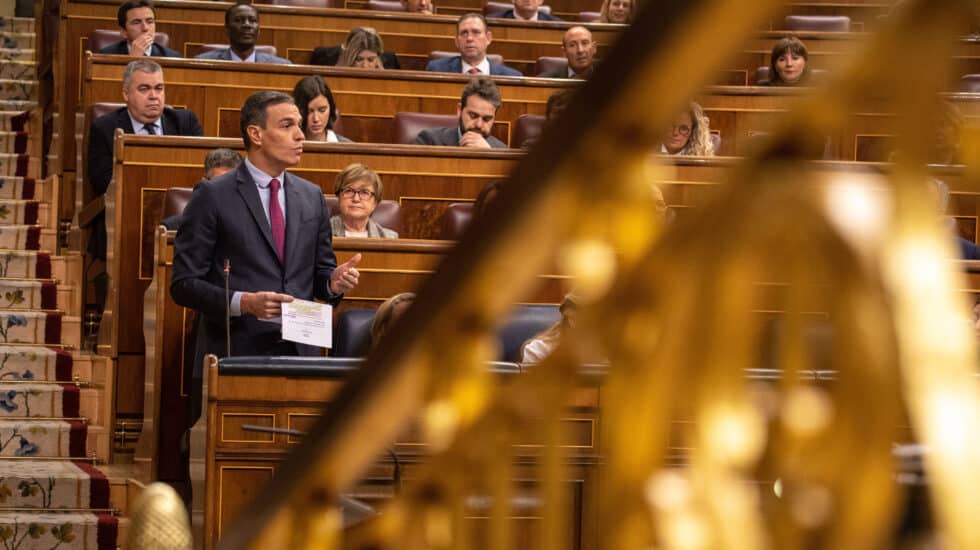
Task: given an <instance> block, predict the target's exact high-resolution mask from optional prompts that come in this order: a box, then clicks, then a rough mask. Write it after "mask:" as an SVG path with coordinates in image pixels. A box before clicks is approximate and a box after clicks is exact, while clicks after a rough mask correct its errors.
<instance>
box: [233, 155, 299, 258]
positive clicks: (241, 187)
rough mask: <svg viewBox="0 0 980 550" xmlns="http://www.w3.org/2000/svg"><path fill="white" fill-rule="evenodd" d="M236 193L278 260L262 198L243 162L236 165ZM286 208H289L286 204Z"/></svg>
mask: <svg viewBox="0 0 980 550" xmlns="http://www.w3.org/2000/svg"><path fill="white" fill-rule="evenodd" d="M238 194H239V195H241V196H242V200H244V201H245V205H246V206H247V207H248V211H249V212H250V213H251V214H252V219H253V220H254V221H255V225H257V226H258V228H259V231H261V232H262V235H263V236H265V242H266V244H268V245H269V250H270V251H271V252H272V255H273V256H275V258H276V261H279V253H278V252H277V251H276V245H275V243H274V242H272V227H271V226H269V220H267V219H266V217H265V210H264V209H263V208H262V199H260V198H259V190H258V189H256V188H255V181H254V180H252V176H251V174H249V173H248V167H247V166H245V164H244V163H242V164H241V165H240V166H239V167H238ZM286 200H287V201H288V200H289V199H288V198H287V199H286ZM287 208H289V207H288V205H287ZM286 242H287V243H288V242H289V241H288V240H287V241H286ZM287 249H288V246H287ZM280 265H281V262H280Z"/></svg>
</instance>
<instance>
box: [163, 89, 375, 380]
mask: <svg viewBox="0 0 980 550" xmlns="http://www.w3.org/2000/svg"><path fill="white" fill-rule="evenodd" d="M300 122H301V117H300V114H299V109H297V108H296V105H295V104H294V103H293V98H292V97H290V96H289V95H286V94H284V93H281V92H269V91H263V92H256V93H254V94H252V95H251V96H250V97H249V98H248V99H247V100H246V101H245V105H244V106H243V107H242V114H241V132H242V139H243V140H244V142H245V149H246V157H245V162H244V163H243V164H242V165H240V166H239V167H238V168H237V169H236V170H234V171H232V172H229V173H227V174H224V175H222V176H219V177H217V178H215V179H213V180H211V181H209V182H207V183H205V184H203V185H201V186H199V187H198V188H197V190H196V191H195V192H194V195H193V196H192V197H191V200H190V202H189V203H188V204H187V207H186V209H185V210H184V219H183V223H182V224H181V226H180V230H179V231H178V232H177V240H176V242H175V251H174V263H173V280H172V282H171V285H170V294H171V296H173V299H174V301H175V302H177V303H178V304H180V305H182V306H184V307H189V308H193V309H196V310H197V311H199V312H201V313H202V314H203V318H204V322H203V323H202V327H203V330H204V333H203V334H202V335H201V336H200V337H199V338H198V342H199V343H200V345H199V347H198V349H199V352H198V354H197V355H198V357H200V356H201V355H202V354H203V353H214V354H216V355H220V356H223V355H225V318H226V315H230V316H231V352H232V354H234V355H318V354H319V350H318V349H317V348H315V347H311V346H306V345H302V344H296V343H293V342H289V341H285V340H282V338H281V333H282V331H281V325H280V324H279V323H277V322H275V320H276V318H278V317H280V315H281V313H282V303H283V302H291V301H292V300H293V299H294V298H297V299H303V300H312V299H314V298H318V299H321V300H325V301H328V302H330V303H332V304H336V303H338V302H339V301H340V300H341V298H342V297H343V293H344V292H347V291H349V290H351V289H353V288H354V286H355V285H357V281H358V272H357V269H356V265H357V263H358V262H359V261H360V259H361V256H360V254H357V255H355V256H354V257H353V258H351V260H350V261H348V262H346V263H344V264H342V265H340V266H338V265H337V260H336V257H335V256H334V253H333V248H332V235H331V232H330V215H329V213H328V212H327V209H326V205H325V204H324V201H323V192H322V191H321V190H320V188H319V187H317V186H316V185H315V184H313V183H311V182H309V181H306V180H304V179H302V178H300V177H297V176H294V175H292V174H289V173H287V172H286V171H285V170H286V168H288V167H290V166H294V165H296V164H297V163H299V160H300V155H301V154H302V152H303V130H302V129H301V127H300ZM226 260H227V261H228V262H229V266H230V274H229V287H230V289H231V296H230V298H231V299H230V304H228V303H227V302H226V297H225V282H224V276H223V270H224V262H225V261H226ZM202 346H203V348H204V349H200V348H201V347H202ZM195 374H197V373H195Z"/></svg>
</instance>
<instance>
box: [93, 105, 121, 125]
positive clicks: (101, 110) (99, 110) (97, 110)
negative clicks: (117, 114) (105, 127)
mask: <svg viewBox="0 0 980 550" xmlns="http://www.w3.org/2000/svg"><path fill="white" fill-rule="evenodd" d="M125 106H126V104H125V103H93V104H91V105H89V106H88V122H89V124H91V123H92V121H93V120H95V119H97V118H99V117H100V116H102V115H107V114H109V113H111V112H113V111H115V110H116V109H119V108H120V107H125Z"/></svg>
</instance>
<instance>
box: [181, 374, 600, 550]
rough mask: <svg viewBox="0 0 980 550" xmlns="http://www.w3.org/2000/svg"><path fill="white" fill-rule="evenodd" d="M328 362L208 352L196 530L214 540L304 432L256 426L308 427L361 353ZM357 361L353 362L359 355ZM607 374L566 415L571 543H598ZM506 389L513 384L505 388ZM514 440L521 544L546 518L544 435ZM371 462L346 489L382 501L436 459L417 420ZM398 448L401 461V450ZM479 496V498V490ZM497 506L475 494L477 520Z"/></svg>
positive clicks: (589, 382) (586, 384) (196, 469)
mask: <svg viewBox="0 0 980 550" xmlns="http://www.w3.org/2000/svg"><path fill="white" fill-rule="evenodd" d="M319 363H320V364H311V362H310V361H295V360H294V359H290V358H241V359H233V360H232V361H226V360H222V361H221V362H220V364H219V363H218V362H217V361H214V360H213V356H210V357H209V358H208V360H207V362H206V368H207V376H206V381H205V390H204V394H205V395H206V400H207V403H206V414H205V415H203V416H202V418H201V420H200V421H199V422H198V424H196V425H195V427H194V432H195V433H194V435H193V436H192V443H191V471H192V474H191V475H192V478H193V481H194V503H193V505H192V516H193V523H194V524H195V525H194V527H195V534H196V535H199V536H202V538H203V541H202V542H203V545H198V546H197V547H199V548H212V547H214V545H215V543H216V542H217V540H218V539H219V538H220V537H221V534H222V531H223V529H227V528H228V526H230V525H231V524H232V523H233V521H234V519H235V517H236V516H237V515H238V514H239V513H240V512H241V510H242V509H243V508H244V507H245V506H246V505H248V504H249V502H250V501H251V500H252V499H253V498H255V496H256V495H258V494H259V491H260V490H261V489H262V486H263V485H264V484H265V483H267V482H268V481H269V480H270V479H271V478H272V477H273V476H274V475H275V473H276V469H277V468H278V467H279V466H280V464H281V463H282V461H283V460H284V459H285V457H286V455H287V453H289V452H290V450H292V448H293V447H295V446H296V444H297V443H299V442H300V441H301V440H302V436H300V435H291V434H287V433H268V432H262V431H255V430H254V429H253V428H251V427H252V426H258V427H260V428H280V429H281V428H285V429H287V430H298V431H300V432H305V431H308V430H309V429H310V428H311V427H312V425H313V424H314V422H315V421H316V419H317V417H319V415H320V413H321V412H322V410H323V408H324V406H325V405H326V404H327V403H329V401H330V399H331V397H332V396H333V395H335V394H336V393H337V391H338V390H339V389H340V388H341V386H342V385H343V384H344V382H345V380H346V379H347V378H348V377H349V376H350V373H351V372H352V371H353V370H354V369H356V368H357V366H358V365H357V363H356V362H352V361H343V362H342V363H340V364H338V363H337V362H336V361H330V360H329V359H328V360H324V361H320V362H319ZM352 363H353V364H352ZM488 368H492V369H493V370H494V373H495V374H494V376H495V385H498V386H499V387H502V388H506V386H507V385H509V384H512V383H515V382H516V381H517V378H518V377H520V376H521V374H520V369H519V367H518V366H517V365H515V364H507V363H502V364H501V363H498V364H491V365H488ZM601 381H602V378H601V377H599V376H590V377H587V378H585V379H584V380H583V381H581V382H580V384H579V386H578V388H577V389H576V390H575V391H574V393H573V395H572V396H571V398H570V399H569V401H568V407H567V409H566V412H565V413H564V414H563V415H562V419H561V422H562V424H563V426H564V427H565V437H564V441H563V444H562V453H563V455H564V456H565V466H566V471H565V473H564V475H565V483H566V484H567V487H568V491H569V495H568V496H569V498H568V499H567V506H570V507H571V509H570V510H569V512H570V513H569V517H571V518H573V523H572V524H571V525H568V526H567V531H566V536H567V537H568V540H569V542H570V548H579V549H583V550H584V549H595V548H597V547H598V540H597V532H596V525H595V522H596V520H597V517H598V516H597V510H596V508H595V506H596V504H597V501H598V494H597V490H598V467H599V449H600V445H599V434H600V431H599V424H600V414H599V408H600V405H601V393H602V388H601ZM505 391H506V390H505ZM527 443H528V444H522V445H515V446H514V447H513V457H512V460H513V461H514V466H513V471H512V475H513V476H514V477H513V479H514V483H515V487H514V491H515V495H516V496H519V497H523V498H519V499H517V500H515V501H514V513H515V515H516V516H517V517H515V518H514V519H515V520H516V521H515V523H514V531H515V533H514V535H515V544H514V546H513V547H514V548H531V547H535V545H534V544H533V540H534V537H535V534H534V533H535V531H537V530H538V529H539V528H538V527H537V525H538V524H539V523H538V522H539V521H540V519H538V518H539V516H540V512H539V510H538V507H539V506H540V504H535V503H539V502H540V493H539V492H538V491H539V486H540V483H539V482H538V480H540V475H541V474H540V466H539V464H538V460H539V459H538V456H539V454H540V452H539V450H538V449H537V445H534V444H535V443H538V442H535V441H528V442H527ZM390 451H391V453H390V454H389V453H382V454H381V455H380V456H379V457H378V459H377V461H376V463H375V464H374V466H372V467H369V468H368V471H367V472H366V474H365V475H364V476H363V478H362V481H361V482H360V483H359V484H358V485H357V486H355V487H353V488H352V490H351V491H350V492H349V493H347V495H346V496H349V497H353V498H356V499H358V500H359V501H361V502H362V503H365V504H368V505H370V506H377V507H380V506H382V505H383V504H384V502H385V501H386V500H388V499H389V498H391V497H392V496H393V495H394V494H395V491H397V490H398V489H397V485H396V483H395V480H394V477H395V475H394V468H396V467H397V468H399V474H400V479H401V480H404V481H405V482H406V483H411V481H412V479H413V478H415V477H416V476H417V473H416V472H417V471H418V469H419V468H420V466H421V465H422V464H423V463H424V462H425V461H426V460H427V455H428V454H429V452H430V451H429V446H428V444H427V443H426V441H425V439H424V437H422V435H421V433H420V431H419V430H418V428H417V427H415V426H412V427H409V428H408V429H407V430H406V431H405V432H404V433H403V434H402V435H401V436H400V437H398V438H396V440H395V441H394V442H393V443H392V445H391V446H390ZM393 456H394V457H397V461H398V462H397V465H396V464H395V462H394V460H393ZM472 500H476V501H478V500H479V499H472ZM488 511H489V510H488V509H487V508H486V506H485V505H481V504H480V503H479V502H476V503H471V508H470V510H469V513H468V514H467V515H468V516H469V517H470V519H471V521H472V522H473V528H475V529H485V528H486V527H487V526H486V524H485V523H486V518H487V516H488V513H487V512H488Z"/></svg>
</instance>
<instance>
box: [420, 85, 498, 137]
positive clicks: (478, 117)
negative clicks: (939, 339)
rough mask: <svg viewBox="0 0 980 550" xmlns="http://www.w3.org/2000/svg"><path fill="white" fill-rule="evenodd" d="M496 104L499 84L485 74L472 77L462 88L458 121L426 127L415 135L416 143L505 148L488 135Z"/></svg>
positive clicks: (496, 107) (491, 126) (494, 116)
mask: <svg viewBox="0 0 980 550" xmlns="http://www.w3.org/2000/svg"><path fill="white" fill-rule="evenodd" d="M499 108H500V88H498V87H497V85H496V84H494V83H493V80H491V79H490V78H489V77H486V76H480V77H477V78H474V79H472V80H470V81H469V83H468V84H466V87H465V88H463V95H462V96H461V97H460V100H459V105H457V106H456V115H457V116H458V117H459V123H458V124H457V125H456V126H455V127H450V128H428V129H426V130H422V131H421V132H419V134H418V135H417V136H415V143H418V144H419V145H449V146H459V147H476V148H480V149H489V148H491V147H493V148H495V149H499V148H506V147H507V146H506V145H505V144H504V143H503V142H502V141H500V140H499V139H497V138H495V137H493V136H491V135H490V130H491V129H493V120H494V118H496V116H497V109H499Z"/></svg>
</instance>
